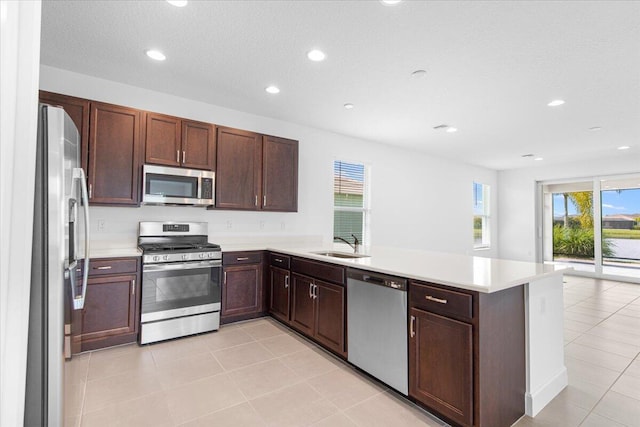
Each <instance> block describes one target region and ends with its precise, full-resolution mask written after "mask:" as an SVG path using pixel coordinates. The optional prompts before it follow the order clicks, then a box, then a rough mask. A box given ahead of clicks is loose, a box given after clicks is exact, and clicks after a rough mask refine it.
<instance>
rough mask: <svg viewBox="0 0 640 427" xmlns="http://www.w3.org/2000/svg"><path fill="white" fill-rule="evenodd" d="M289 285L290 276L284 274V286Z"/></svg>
mask: <svg viewBox="0 0 640 427" xmlns="http://www.w3.org/2000/svg"><path fill="white" fill-rule="evenodd" d="M288 287H289V276H284V288H285V289H286V288H288Z"/></svg>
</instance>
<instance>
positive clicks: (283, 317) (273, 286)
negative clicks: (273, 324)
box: [269, 266, 291, 323]
mask: <svg viewBox="0 0 640 427" xmlns="http://www.w3.org/2000/svg"><path fill="white" fill-rule="evenodd" d="M269 276H270V280H269V284H270V286H269V290H270V292H269V313H271V315H272V316H273V317H275V318H277V319H278V320H280V321H282V322H285V323H289V307H290V306H291V303H290V298H289V289H290V285H289V283H290V276H291V273H289V270H283V269H282V268H279V267H274V266H270V267H269Z"/></svg>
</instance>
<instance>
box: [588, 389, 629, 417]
mask: <svg viewBox="0 0 640 427" xmlns="http://www.w3.org/2000/svg"><path fill="white" fill-rule="evenodd" d="M616 381H617V380H616ZM614 384H615V383H614ZM609 393H616V394H620V395H622V396H625V397H628V396H626V395H624V394H622V393H618V392H617V391H614V390H611V389H609V390H607V392H606V393H605V394H604V395H603V396H602V397H601V398H600V400H598V402H597V403H596V405H595V406H594V407H593V409H592V410H591V412H589V414H591V413H594V414H596V415H598V416H600V417H603V418H606V419H608V420H611V421H613V422H614V423H618V424H621V425H623V426H625V427H632V426H628V425H627V424H625V423H622V422H620V421H619V420H616V419H613V418H611V417H608V416H606V415H604V414H601V413H600V412H597V411H596V409H597V408H598V405H600V402H601V401H602V400H603V399H604V398H605V397H606V396H607V394H609Z"/></svg>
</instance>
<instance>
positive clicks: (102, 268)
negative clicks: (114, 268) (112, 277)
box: [93, 265, 111, 270]
mask: <svg viewBox="0 0 640 427" xmlns="http://www.w3.org/2000/svg"><path fill="white" fill-rule="evenodd" d="M93 268H95V269H96V270H111V266H110V265H103V266H100V267H93Z"/></svg>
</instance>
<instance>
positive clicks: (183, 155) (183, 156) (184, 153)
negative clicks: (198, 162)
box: [182, 151, 187, 163]
mask: <svg viewBox="0 0 640 427" xmlns="http://www.w3.org/2000/svg"><path fill="white" fill-rule="evenodd" d="M186 161H187V152H186V151H183V152H182V163H186Z"/></svg>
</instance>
